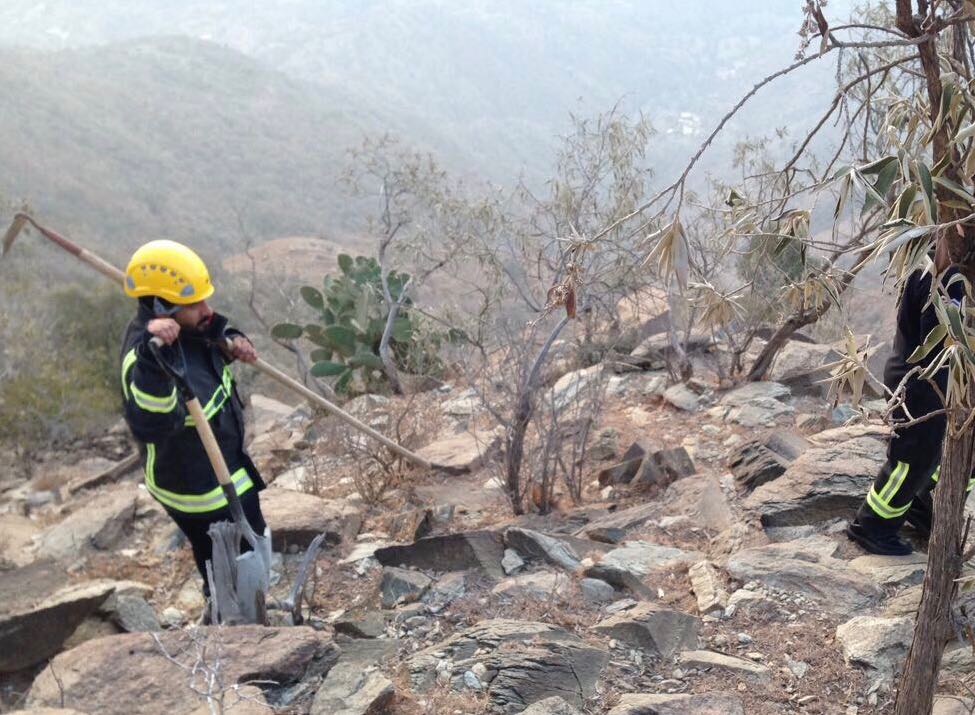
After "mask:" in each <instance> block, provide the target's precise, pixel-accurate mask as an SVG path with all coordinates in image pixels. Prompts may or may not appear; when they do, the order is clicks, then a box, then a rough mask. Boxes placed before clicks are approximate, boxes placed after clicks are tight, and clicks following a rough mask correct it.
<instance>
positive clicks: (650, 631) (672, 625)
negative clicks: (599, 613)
mask: <svg viewBox="0 0 975 715" xmlns="http://www.w3.org/2000/svg"><path fill="white" fill-rule="evenodd" d="M593 630H594V631H595V632H597V633H599V634H601V635H604V636H608V637H610V638H615V639H616V640H619V641H622V642H623V643H626V644H627V645H628V646H631V647H633V648H642V649H644V650H648V651H650V652H651V653H654V654H655V655H658V656H661V657H663V658H670V657H672V656H673V655H674V654H676V653H677V652H678V651H681V650H686V649H689V648H697V647H698V645H699V643H700V631H701V621H700V619H698V618H697V617H695V616H692V615H690V614H688V613H683V612H681V611H675V610H673V609H670V608H665V607H663V606H658V605H657V604H655V603H641V604H638V605H636V606H634V607H633V608H630V609H629V610H626V611H623V612H621V613H617V614H614V615H612V616H610V617H608V618H606V619H604V620H602V621H600V622H599V623H597V624H596V625H595V626H593Z"/></svg>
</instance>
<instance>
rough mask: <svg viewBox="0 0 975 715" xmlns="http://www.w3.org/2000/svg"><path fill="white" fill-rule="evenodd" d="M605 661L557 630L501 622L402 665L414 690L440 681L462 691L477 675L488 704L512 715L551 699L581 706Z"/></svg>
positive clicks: (599, 650)
mask: <svg viewBox="0 0 975 715" xmlns="http://www.w3.org/2000/svg"><path fill="white" fill-rule="evenodd" d="M608 660H609V655H608V653H607V652H606V651H605V650H603V649H602V648H598V647H596V646H593V645H590V644H588V643H586V642H585V641H584V640H582V639H581V638H579V637H578V636H576V635H573V634H572V633H569V632H568V631H566V630H564V629H562V628H559V627H558V626H553V625H550V624H547V623H533V622H528V621H513V620H501V619H499V620H489V621H482V622H481V623H478V624H477V625H474V626H471V627H470V628H465V629H464V630H462V631H458V632H457V633H455V634H454V635H452V636H451V637H450V638H448V639H447V640H445V641H444V642H442V643H440V644H438V645H435V646H432V647H430V648H427V649H426V650H422V651H420V652H419V653H417V654H415V655H413V656H412V657H410V658H409V660H407V662H406V665H407V669H408V670H409V673H410V679H411V682H412V685H413V687H414V688H415V689H417V690H426V689H428V688H430V687H431V686H433V685H434V683H436V682H437V680H438V678H442V679H443V680H445V681H446V682H449V683H451V684H452V685H453V687H454V688H455V689H463V688H465V687H470V685H471V684H472V683H471V677H470V676H468V675H467V674H468V673H471V675H474V673H475V672H476V671H477V672H481V673H482V674H483V680H481V678H480V677H478V676H476V675H474V680H475V681H477V686H479V689H481V690H483V691H484V692H486V693H487V695H488V697H489V699H490V700H491V703H492V705H493V706H494V707H495V708H497V709H499V710H501V711H502V712H511V713H515V712H521V711H522V710H524V709H525V707H527V706H528V705H531V704H532V703H535V702H537V701H539V700H544V699H545V698H549V697H552V696H559V697H561V698H563V699H564V700H566V701H567V702H569V703H570V704H571V705H575V706H577V707H581V706H582V705H583V703H584V701H585V700H586V699H587V698H588V697H590V696H591V695H592V694H593V693H594V691H595V687H596V683H597V682H598V680H599V676H600V674H601V673H602V670H603V668H604V667H605V666H606V663H607V662H608ZM441 674H442V675H441ZM465 676H466V677H465Z"/></svg>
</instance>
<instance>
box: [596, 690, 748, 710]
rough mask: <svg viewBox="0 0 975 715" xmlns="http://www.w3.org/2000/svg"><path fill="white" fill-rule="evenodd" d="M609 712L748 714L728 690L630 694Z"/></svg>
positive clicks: (739, 701)
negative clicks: (726, 691) (682, 693)
mask: <svg viewBox="0 0 975 715" xmlns="http://www.w3.org/2000/svg"><path fill="white" fill-rule="evenodd" d="M608 715H745V709H744V707H742V704H741V700H739V699H738V697H737V696H735V695H730V694H728V693H696V694H694V695H656V694H636V693H629V694H627V695H624V696H623V697H622V698H620V702H619V705H617V706H616V707H615V708H613V709H612V710H610V711H609V713H608Z"/></svg>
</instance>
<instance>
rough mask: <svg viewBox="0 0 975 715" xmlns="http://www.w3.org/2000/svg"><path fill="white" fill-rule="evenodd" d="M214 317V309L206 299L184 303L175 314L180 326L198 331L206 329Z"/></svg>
mask: <svg viewBox="0 0 975 715" xmlns="http://www.w3.org/2000/svg"><path fill="white" fill-rule="evenodd" d="M212 319H213V310H211V309H210V306H209V305H207V302H206V301H205V300H200V301H197V302H196V303H190V304H189V305H184V306H183V307H182V308H180V309H179V310H178V311H176V313H175V314H174V315H173V320H175V321H176V322H177V323H179V327H180V328H182V329H184V330H195V331H196V332H198V333H199V332H203V331H204V330H206V329H207V327H209V325H210V321H211V320H212Z"/></svg>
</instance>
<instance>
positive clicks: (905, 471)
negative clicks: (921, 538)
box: [857, 356, 946, 533]
mask: <svg viewBox="0 0 975 715" xmlns="http://www.w3.org/2000/svg"><path fill="white" fill-rule="evenodd" d="M902 362H904V361H903V360H902V359H901V358H900V357H899V356H895V357H892V358H891V360H889V361H888V364H887V370H886V371H885V375H884V383H885V384H886V385H887V388H888V389H890V390H892V391H893V390H895V389H896V388H897V386H898V383H899V382H900V380H899V373H900V371H899V370H896V369H892V367H894V368H896V366H897V365H899V364H900V363H902ZM904 364H905V365H906V362H904ZM940 382H944V379H943V378H942V379H941V380H940ZM941 388H942V390H944V385H941ZM905 404H906V406H907V409H908V410H909V412H910V415H911V416H913V417H914V418H918V417H921V416H923V415H927V414H929V413H931V412H934V411H936V410H938V409H940V408H941V407H942V404H941V398H940V397H938V394H937V392H935V391H934V389H933V388H932V387H931V386H930V384H928V383H926V382H922V381H918V380H915V379H911V380H910V381H909V382H908V384H907V389H906V394H905ZM892 417H893V419H894V420H895V423H896V421H907V420H908V414H907V413H905V412H904V410H903V408H901V409H898V410H895V411H894V413H893V415H892ZM945 428H946V421H945V417H944V416H943V415H939V416H937V417H932V418H930V419H928V420H925V421H924V422H919V423H917V424H914V425H911V426H910V427H895V429H894V434H893V436H892V438H891V441H890V444H889V445H888V447H887V462H886V463H885V464H884V465H883V467H881V469H880V473H879V474H878V475H877V478H876V479H875V480H874V483H873V486H872V487H871V488H870V491H869V492H868V493H867V497H866V499H865V500H864V502H863V504H862V505H861V507H860V510H859V511H858V512H857V521H859V522H860V524H861V525H862V526H864V527H865V528H867V529H869V530H871V531H873V532H875V533H877V532H880V531H889V532H896V531H897V530H898V529H900V527H901V526H903V525H904V522H905V521H906V520H907V512H908V510H909V509H910V508H911V506H912V504H915V502H916V506H919V507H921V508H923V509H925V510H927V511H928V514H929V516H930V507H931V490H932V489H934V487H935V486H936V485H937V483H938V477H939V476H940V474H939V472H940V468H941V450H942V445H943V443H944V437H945Z"/></svg>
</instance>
